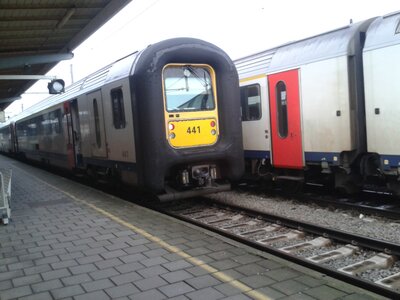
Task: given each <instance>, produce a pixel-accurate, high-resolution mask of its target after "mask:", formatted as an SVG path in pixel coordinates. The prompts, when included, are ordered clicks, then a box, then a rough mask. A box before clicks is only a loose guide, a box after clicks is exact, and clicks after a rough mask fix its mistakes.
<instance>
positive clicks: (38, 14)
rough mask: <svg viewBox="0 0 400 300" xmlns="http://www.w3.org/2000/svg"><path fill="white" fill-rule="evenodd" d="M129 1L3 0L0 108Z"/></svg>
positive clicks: (0, 8) (0, 7) (69, 55)
mask: <svg viewBox="0 0 400 300" xmlns="http://www.w3.org/2000/svg"><path fill="white" fill-rule="evenodd" d="M130 1H131V0H40V1H32V0H2V1H0V111H2V110H4V109H5V108H6V107H7V106H8V105H10V104H11V103H12V102H13V101H14V100H17V99H19V98H20V96H21V94H23V93H24V92H25V91H26V90H27V89H29V88H30V87H31V86H32V85H33V84H34V83H35V82H36V81H37V79H38V78H39V77H38V75H45V74H46V73H47V72H48V71H50V69H52V68H53V67H54V66H55V65H56V64H57V63H58V62H59V61H61V60H65V59H71V58H72V57H73V54H72V51H73V50H74V49H75V48H76V47H77V46H79V44H81V43H82V42H83V41H84V40H85V39H87V38H88V37H89V36H90V35H91V34H93V33H94V32H95V31H96V30H97V29H99V28H100V27H101V26H102V25H103V24H105V23H106V22H107V21H108V20H109V19H110V18H112V17H113V16H114V15H115V14H116V13H117V12H119V11H120V10H121V9H122V8H123V7H125V6H126V5H127V4H128V3H129V2H130Z"/></svg>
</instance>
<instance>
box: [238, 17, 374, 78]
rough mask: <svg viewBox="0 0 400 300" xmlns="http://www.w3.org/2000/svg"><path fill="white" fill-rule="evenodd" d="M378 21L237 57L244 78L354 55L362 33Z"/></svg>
mask: <svg viewBox="0 0 400 300" xmlns="http://www.w3.org/2000/svg"><path fill="white" fill-rule="evenodd" d="M373 20H374V18H372V19H368V20H364V21H361V22H357V23H354V24H349V25H348V26H345V27H341V28H338V29H335V30H332V31H328V32H325V33H323V34H320V35H316V36H313V37H309V38H306V39H303V40H299V41H294V42H291V43H287V44H283V45H281V46H278V47H276V48H272V49H269V50H266V51H262V52H259V53H256V54H253V55H250V56H247V57H243V58H240V59H237V60H235V64H236V68H237V70H238V73H239V77H240V78H246V77H251V76H255V75H259V74H266V73H271V72H274V71H278V70H282V69H288V68H291V67H296V66H299V65H301V64H306V63H310V62H314V61H319V60H323V59H328V58H333V57H338V56H342V55H354V54H355V51H356V49H357V47H358V45H357V43H359V39H357V38H356V37H358V34H359V33H360V32H362V31H366V30H367V28H368V26H369V24H370V23H371V22H372V21H373Z"/></svg>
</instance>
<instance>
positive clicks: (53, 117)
mask: <svg viewBox="0 0 400 300" xmlns="http://www.w3.org/2000/svg"><path fill="white" fill-rule="evenodd" d="M60 123H61V109H57V110H55V111H52V112H51V113H50V124H51V127H52V128H53V132H55V133H57V134H59V133H60V132H61V125H60Z"/></svg>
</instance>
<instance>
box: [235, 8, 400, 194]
mask: <svg viewBox="0 0 400 300" xmlns="http://www.w3.org/2000/svg"><path fill="white" fill-rule="evenodd" d="M399 20H400V14H399V13H398V12H397V13H393V14H390V15H387V16H384V17H380V18H371V19H368V20H365V21H362V22H359V23H355V24H350V25H348V26H345V27H343V28H339V29H336V30H333V31H330V32H326V33H324V34H320V35H317V36H314V37H310V38H307V39H304V40H300V41H296V42H292V43H288V44H284V45H282V46H279V47H276V48H273V49H270V50H267V51H263V52H260V53H257V54H254V55H250V56H247V57H244V58H241V59H238V60H236V61H235V64H236V67H237V69H238V73H239V77H240V85H241V104H242V122H243V136H244V150H245V157H246V165H247V169H248V171H249V172H251V173H252V174H258V175H259V176H269V177H272V178H273V179H276V180H279V179H282V180H290V181H297V182H300V183H303V182H304V181H307V182H319V183H321V182H324V181H325V183H327V182H329V183H332V182H334V186H335V187H336V188H337V189H339V190H342V191H345V192H346V193H354V192H357V191H359V190H360V189H361V188H362V187H363V185H365V184H366V183H374V184H376V183H378V184H382V183H386V184H388V185H389V188H390V189H391V191H392V192H394V193H395V194H400V184H399V180H398V179H399V174H400V171H399V170H400V169H399V166H400V162H399V153H400V148H399V138H398V134H397V131H396V130H397V127H398V126H397V125H400V124H399V123H398V117H397V114H396V113H398V105H396V99H397V98H398V97H397V96H398V95H399V93H400V92H399V87H398V84H397V81H398V80H397V78H398V77H399V76H400V73H399V59H398V53H399V44H400V34H399V33H400V29H399V28H400V27H399V23H400V21H399Z"/></svg>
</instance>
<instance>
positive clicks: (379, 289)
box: [151, 199, 400, 299]
mask: <svg viewBox="0 0 400 300" xmlns="http://www.w3.org/2000/svg"><path fill="white" fill-rule="evenodd" d="M206 201H207V202H212V203H213V204H215V202H213V201H211V200H209V199H207V200H206ZM217 205H218V206H220V207H221V208H230V209H232V210H239V211H242V212H245V213H246V214H248V215H251V216H255V217H258V218H262V219H263V220H264V221H268V222H271V223H277V224H281V225H285V226H287V227H291V228H296V229H300V230H302V231H304V232H307V233H310V234H314V235H321V236H324V237H327V238H330V239H333V240H335V241H337V242H341V243H351V244H353V245H357V246H361V247H364V248H368V249H372V250H375V251H380V252H385V253H390V254H392V255H400V246H399V245H397V244H393V243H389V242H385V241H380V240H376V239H371V238H367V237H363V236H357V235H352V234H350V233H347V232H343V231H339V230H333V229H329V228H325V227H321V226H317V225H314V224H310V223H306V222H300V221H294V220H290V219H287V218H284V217H281V216H276V215H271V214H267V213H263V212H259V211H255V210H252V209H248V208H242V207H239V206H237V205H231V204H225V203H223V204H221V203H217ZM151 208H152V209H154V210H157V211H159V212H161V213H163V214H167V215H169V216H171V217H174V218H177V219H180V220H182V221H185V222H188V223H191V224H194V225H196V226H199V227H202V228H205V229H207V230H210V231H212V232H215V233H218V234H220V235H222V236H224V237H227V238H230V239H232V240H235V241H237V242H240V243H243V244H245V245H248V246H250V247H252V248H255V249H258V250H260V251H263V252H266V253H269V254H272V255H275V256H277V257H280V258H282V259H285V260H288V261H291V262H293V263H296V264H298V265H301V266H304V267H307V268H310V269H312V270H315V271H318V272H320V273H323V274H326V275H328V276H331V277H333V278H335V279H339V280H342V281H344V282H347V283H349V284H352V285H354V286H358V287H360V288H363V289H365V290H368V291H371V292H374V293H376V294H379V295H382V296H385V297H389V298H392V299H397V298H399V297H400V294H399V293H398V292H396V291H394V290H392V289H389V288H386V287H384V286H381V285H378V284H375V283H374V282H371V281H368V280H365V279H362V278H360V277H356V276H352V275H349V274H346V273H343V272H339V271H336V270H334V269H331V268H328V267H324V266H322V265H319V264H316V263H314V262H311V261H309V260H306V259H304V258H301V257H298V256H295V255H292V254H289V253H286V252H283V251H280V250H278V249H276V248H274V247H272V246H268V245H265V244H260V243H258V242H256V241H252V240H249V239H247V238H245V237H242V236H239V235H236V234H233V233H230V232H228V231H226V230H222V229H219V228H216V227H214V226H212V225H209V224H205V223H203V222H201V221H197V220H194V219H192V218H190V217H188V216H183V215H179V213H174V212H171V211H167V210H165V209H163V208H162V207H157V206H153V205H152V206H151Z"/></svg>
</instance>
